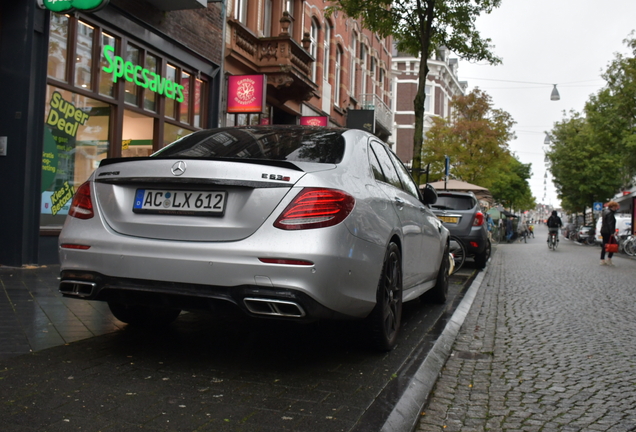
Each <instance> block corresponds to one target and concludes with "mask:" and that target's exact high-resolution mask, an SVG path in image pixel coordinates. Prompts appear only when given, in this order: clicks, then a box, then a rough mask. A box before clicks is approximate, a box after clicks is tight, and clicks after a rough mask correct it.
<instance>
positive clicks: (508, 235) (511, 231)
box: [506, 216, 514, 243]
mask: <svg viewBox="0 0 636 432" xmlns="http://www.w3.org/2000/svg"><path fill="white" fill-rule="evenodd" d="M513 234H514V229H513V227H512V216H510V217H509V218H508V219H506V240H507V241H508V243H510V242H511V241H512V235H513Z"/></svg>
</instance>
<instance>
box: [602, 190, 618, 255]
mask: <svg viewBox="0 0 636 432" xmlns="http://www.w3.org/2000/svg"><path fill="white" fill-rule="evenodd" d="M619 208H620V206H619V205H618V203H617V202H616V201H610V202H608V203H607V208H606V209H605V210H603V221H602V222H601V236H603V244H602V245H601V265H608V266H612V267H613V266H614V264H612V256H613V255H614V254H613V253H612V252H608V253H607V259H605V245H606V244H607V243H609V242H610V239H611V237H612V235H614V234H616V216H615V214H616V211H617V210H618V209H619ZM614 242H616V239H614V240H613V241H612V243H614Z"/></svg>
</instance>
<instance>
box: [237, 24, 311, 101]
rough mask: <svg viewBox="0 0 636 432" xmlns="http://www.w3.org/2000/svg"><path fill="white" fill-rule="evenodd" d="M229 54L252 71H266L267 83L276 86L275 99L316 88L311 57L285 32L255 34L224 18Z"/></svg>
mask: <svg viewBox="0 0 636 432" xmlns="http://www.w3.org/2000/svg"><path fill="white" fill-rule="evenodd" d="M228 26H229V30H230V38H231V39H230V50H229V53H228V56H229V57H232V58H233V59H235V60H238V61H239V62H241V63H243V64H244V65H246V66H248V67H249V68H250V69H252V70H254V72H255V73H259V74H261V73H262V74H266V75H267V83H268V84H270V85H272V86H273V87H275V88H276V89H280V90H281V92H282V93H284V94H285V95H283V94H279V99H285V97H287V96H289V97H288V99H292V98H299V99H303V100H304V99H307V98H309V97H310V96H311V93H312V92H314V91H317V89H318V86H317V85H316V84H315V83H314V82H313V81H312V80H311V63H312V62H313V61H314V58H313V57H312V56H311V55H310V54H309V53H308V52H307V51H306V50H305V49H304V48H303V47H302V46H301V45H300V44H299V43H298V42H296V40H295V39H293V38H292V37H291V36H290V35H289V34H283V33H281V34H280V35H278V36H272V37H263V38H259V37H257V36H255V35H254V34H253V33H252V32H251V31H249V30H248V29H247V28H245V27H244V26H243V25H242V24H240V23H239V22H237V21H232V20H230V21H228Z"/></svg>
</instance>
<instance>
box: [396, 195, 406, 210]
mask: <svg viewBox="0 0 636 432" xmlns="http://www.w3.org/2000/svg"><path fill="white" fill-rule="evenodd" d="M394 201H395V205H396V206H397V207H398V208H399V209H400V210H402V209H403V208H404V204H405V202H404V200H403V199H402V198H399V197H395V198H394Z"/></svg>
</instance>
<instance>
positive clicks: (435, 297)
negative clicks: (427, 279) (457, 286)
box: [427, 246, 451, 304]
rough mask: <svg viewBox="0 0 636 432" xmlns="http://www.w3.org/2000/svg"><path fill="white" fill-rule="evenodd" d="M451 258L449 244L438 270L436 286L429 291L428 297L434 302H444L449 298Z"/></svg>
mask: <svg viewBox="0 0 636 432" xmlns="http://www.w3.org/2000/svg"><path fill="white" fill-rule="evenodd" d="M450 259H451V258H450V254H449V252H448V246H446V248H445V249H444V256H443V257H442V262H441V264H440V266H439V271H438V272H437V281H436V282H435V286H434V287H433V288H432V289H431V290H430V291H428V296H427V298H428V299H429V300H430V301H432V302H433V303H438V304H444V303H446V299H447V298H448V283H449V282H448V279H449V278H450V274H449V273H448V270H449V268H450Z"/></svg>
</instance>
